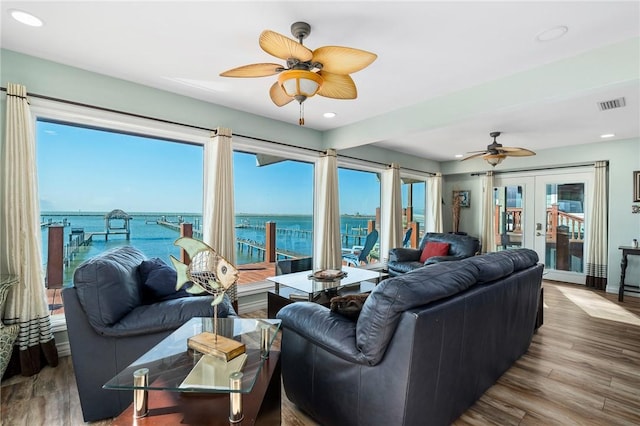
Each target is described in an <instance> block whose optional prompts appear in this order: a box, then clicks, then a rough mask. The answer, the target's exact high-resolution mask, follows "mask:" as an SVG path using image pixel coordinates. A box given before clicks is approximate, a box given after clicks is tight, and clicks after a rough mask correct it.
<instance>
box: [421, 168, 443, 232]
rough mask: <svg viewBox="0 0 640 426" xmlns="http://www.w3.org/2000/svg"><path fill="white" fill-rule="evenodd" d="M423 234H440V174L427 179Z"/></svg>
mask: <svg viewBox="0 0 640 426" xmlns="http://www.w3.org/2000/svg"><path fill="white" fill-rule="evenodd" d="M426 206H427V207H426V210H427V212H428V214H427V217H426V218H425V221H426V223H425V232H442V229H443V227H442V173H436V174H435V176H431V177H429V178H427V200H426Z"/></svg>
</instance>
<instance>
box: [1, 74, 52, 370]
mask: <svg viewBox="0 0 640 426" xmlns="http://www.w3.org/2000/svg"><path fill="white" fill-rule="evenodd" d="M5 125H6V128H5V142H4V145H3V147H4V151H3V153H2V207H1V215H0V223H1V225H0V227H1V228H0V231H1V235H2V238H1V239H0V241H1V242H0V253H1V254H0V268H1V272H2V274H6V275H15V276H17V277H18V280H19V281H18V284H17V285H15V286H13V288H12V289H11V290H10V291H9V294H8V297H7V301H6V305H5V310H4V322H5V323H7V324H19V325H20V332H19V334H18V338H17V340H16V343H15V346H14V351H13V354H12V359H11V362H10V364H9V367H8V369H7V376H9V375H11V374H15V373H17V372H20V373H21V374H22V375H24V376H31V375H34V374H36V373H38V372H39V371H40V370H41V368H42V367H43V366H44V365H46V364H48V365H51V366H56V365H58V352H57V350H56V345H55V340H54V338H53V333H52V332H51V318H50V316H49V310H48V304H47V294H46V289H45V281H44V268H43V262H42V242H41V236H40V235H41V231H40V205H39V198H38V197H39V196H38V175H37V170H36V145H35V135H34V126H33V121H32V118H31V109H30V107H29V102H28V100H27V89H26V87H24V86H22V85H19V84H12V83H9V84H8V85H7V108H6V122H5Z"/></svg>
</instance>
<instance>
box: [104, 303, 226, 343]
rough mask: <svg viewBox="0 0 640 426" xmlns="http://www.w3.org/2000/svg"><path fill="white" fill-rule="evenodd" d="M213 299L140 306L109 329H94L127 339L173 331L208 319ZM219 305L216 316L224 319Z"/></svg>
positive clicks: (211, 313) (106, 334)
mask: <svg viewBox="0 0 640 426" xmlns="http://www.w3.org/2000/svg"><path fill="white" fill-rule="evenodd" d="M212 301H213V296H197V297H193V296H187V297H181V298H178V299H170V300H165V301H162V302H156V303H153V304H151V305H141V306H138V307H137V308H135V309H134V310H132V311H131V312H129V313H128V314H127V315H126V316H125V317H124V318H122V319H121V320H120V321H118V322H117V323H115V324H113V325H112V326H111V327H100V328H99V329H97V328H96V332H98V333H99V334H101V335H102V336H110V337H119V338H121V337H131V336H139V335H143V334H150V333H158V332H161V331H166V330H175V329H177V328H178V327H180V326H181V325H182V324H184V323H185V322H187V321H189V320H190V319H191V318H194V317H212V316H213V306H211V302H212ZM220 305H221V306H219V317H220V318H225V317H226V316H227V312H228V311H227V310H226V309H225V308H224V307H223V306H224V303H221V304H220Z"/></svg>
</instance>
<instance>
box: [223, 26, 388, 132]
mask: <svg viewBox="0 0 640 426" xmlns="http://www.w3.org/2000/svg"><path fill="white" fill-rule="evenodd" d="M310 32H311V26H310V25H309V24H308V23H306V22H295V23H294V24H292V25H291V34H293V36H294V37H295V38H296V40H297V41H296V40H292V39H290V38H289V37H285V36H283V35H282V34H278V33H276V32H274V31H271V30H265V31H263V32H262V34H260V39H259V44H260V47H261V48H262V50H264V51H265V52H267V53H268V54H270V55H273V56H275V57H276V58H280V59H284V60H285V61H286V65H284V66H283V65H281V64H275V63H257V64H250V65H244V66H241V67H237V68H233V69H230V70H228V71H225V72H223V73H220V76H222V77H268V76H271V75H275V74H280V75H279V77H278V81H277V82H275V83H273V85H272V86H271V89H270V90H269V96H270V97H271V100H272V101H273V103H274V104H276V105H277V106H283V105H286V104H288V103H289V102H291V101H292V100H294V99H295V100H297V101H298V103H299V104H300V121H299V124H300V125H301V126H302V125H304V116H303V114H304V109H303V105H302V103H303V102H304V101H305V100H306V99H307V98H310V97H312V96H314V95H316V94H318V95H320V96H325V97H328V98H334V99H355V98H356V97H357V96H358V92H357V90H356V85H355V83H354V82H353V79H352V78H351V76H350V75H349V74H352V73H354V72H357V71H360V70H361V69H363V68H366V67H367V66H369V65H370V64H371V63H372V62H373V61H375V59H376V58H377V57H378V55H376V54H375V53H371V52H367V51H364V50H360V49H354V48H351V47H341V46H324V47H319V48H317V49H315V50H313V51H312V50H310V49H309V48H307V47H306V46H304V45H303V44H302V40H304V39H305V38H307V37H308V36H309V33H310Z"/></svg>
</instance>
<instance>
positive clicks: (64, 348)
mask: <svg viewBox="0 0 640 426" xmlns="http://www.w3.org/2000/svg"><path fill="white" fill-rule="evenodd" d="M64 333H65V334H66V333H67V332H66V331H65V332H64ZM56 349H57V350H58V357H62V356H71V347H70V346H69V342H58V340H56Z"/></svg>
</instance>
